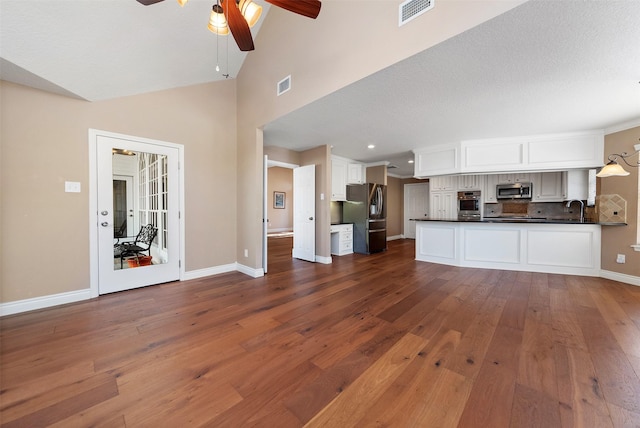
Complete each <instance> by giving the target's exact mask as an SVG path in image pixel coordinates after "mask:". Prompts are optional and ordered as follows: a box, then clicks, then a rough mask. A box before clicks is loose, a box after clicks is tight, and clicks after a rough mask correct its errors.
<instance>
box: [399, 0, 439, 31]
mask: <svg viewBox="0 0 640 428" xmlns="http://www.w3.org/2000/svg"><path fill="white" fill-rule="evenodd" d="M434 1H435V0H406V1H403V2H402V3H400V13H399V16H398V26H399V27H400V26H403V25H404V24H406V23H407V22H409V21H411V20H412V19H414V18H417V17H418V16H420V15H422V14H423V13H425V12H426V11H428V10H429V9H431V8H433V2H434Z"/></svg>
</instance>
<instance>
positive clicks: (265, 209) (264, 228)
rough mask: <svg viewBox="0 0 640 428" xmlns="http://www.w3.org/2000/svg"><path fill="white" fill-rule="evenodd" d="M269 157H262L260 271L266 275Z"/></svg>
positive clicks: (267, 256)
mask: <svg viewBox="0 0 640 428" xmlns="http://www.w3.org/2000/svg"><path fill="white" fill-rule="evenodd" d="M268 164H269V157H268V156H267V155H265V156H264V159H263V163H262V270H263V271H264V273H267V265H268V258H269V245H268V244H269V241H268V238H267V233H268V231H269V219H268V218H267V217H268V216H269V206H268V205H267V204H268V202H267V201H268V195H267V192H268V191H269V190H268V189H269V165H268Z"/></svg>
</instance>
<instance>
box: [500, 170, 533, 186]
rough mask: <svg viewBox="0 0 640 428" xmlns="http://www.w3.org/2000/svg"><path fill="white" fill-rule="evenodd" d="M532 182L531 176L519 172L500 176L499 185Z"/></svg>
mask: <svg viewBox="0 0 640 428" xmlns="http://www.w3.org/2000/svg"><path fill="white" fill-rule="evenodd" d="M530 181H531V174H527V173H523V172H518V173H512V174H498V184H512V183H528V182H530Z"/></svg>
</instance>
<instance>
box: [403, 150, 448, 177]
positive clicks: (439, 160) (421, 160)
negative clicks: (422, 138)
mask: <svg viewBox="0 0 640 428" xmlns="http://www.w3.org/2000/svg"><path fill="white" fill-rule="evenodd" d="M414 153H415V163H414V164H413V165H414V176H415V177H416V178H430V177H434V176H440V175H445V174H455V173H458V172H460V164H459V159H458V147H457V146H438V147H430V148H425V149H419V150H414Z"/></svg>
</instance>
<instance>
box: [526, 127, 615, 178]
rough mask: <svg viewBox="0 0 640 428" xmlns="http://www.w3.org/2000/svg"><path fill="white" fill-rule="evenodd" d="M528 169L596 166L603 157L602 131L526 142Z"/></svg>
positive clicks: (600, 163) (600, 162) (598, 165)
mask: <svg viewBox="0 0 640 428" xmlns="http://www.w3.org/2000/svg"><path fill="white" fill-rule="evenodd" d="M528 150H529V153H528V156H527V157H528V160H529V162H528V165H529V169H570V168H596V167H600V166H602V163H603V162H602V160H603V158H604V133H602V132H591V133H581V134H568V135H557V136H552V137H548V138H541V137H539V138H537V139H533V140H531V141H529V144H528Z"/></svg>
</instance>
